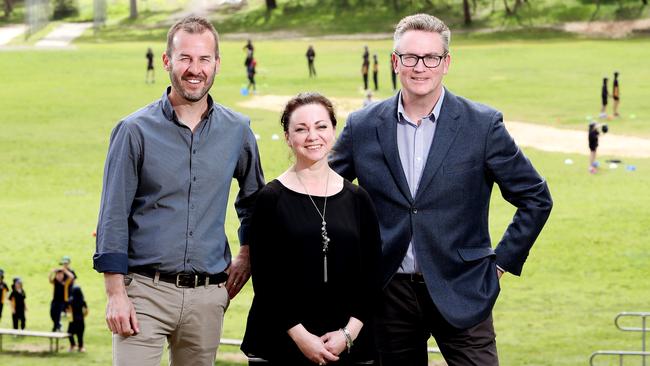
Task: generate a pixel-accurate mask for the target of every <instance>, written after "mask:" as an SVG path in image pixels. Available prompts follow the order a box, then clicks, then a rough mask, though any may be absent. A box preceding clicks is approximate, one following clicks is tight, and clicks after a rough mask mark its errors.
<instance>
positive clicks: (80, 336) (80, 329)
mask: <svg viewBox="0 0 650 366" xmlns="http://www.w3.org/2000/svg"><path fill="white" fill-rule="evenodd" d="M85 329H86V324H85V322H84V319H83V318H81V319H73V320H72V321H71V322H70V324H68V333H70V337H69V339H70V346H71V347H74V346H75V341H74V337H75V336H76V337H77V342H78V343H79V348H83V346H84V330H85Z"/></svg>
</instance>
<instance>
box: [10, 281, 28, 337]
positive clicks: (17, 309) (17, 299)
mask: <svg viewBox="0 0 650 366" xmlns="http://www.w3.org/2000/svg"><path fill="white" fill-rule="evenodd" d="M26 297H27V296H25V290H24V289H23V281H22V280H21V279H20V277H16V278H14V281H13V284H12V285H11V294H10V295H9V301H11V317H12V320H13V325H14V329H18V326H19V325H18V324H19V323H20V329H25V312H26V311H27V305H26V304H25V298H26Z"/></svg>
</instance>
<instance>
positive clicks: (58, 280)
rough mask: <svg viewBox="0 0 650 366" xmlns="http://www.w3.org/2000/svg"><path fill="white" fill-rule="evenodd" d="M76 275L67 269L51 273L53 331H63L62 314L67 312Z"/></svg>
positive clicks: (55, 269) (53, 270)
mask: <svg viewBox="0 0 650 366" xmlns="http://www.w3.org/2000/svg"><path fill="white" fill-rule="evenodd" d="M74 278H75V275H74V274H73V273H72V272H71V271H70V270H69V269H68V268H67V267H65V266H64V267H61V268H54V269H52V271H50V276H49V280H50V283H51V284H52V286H53V287H54V292H53V294H52V302H51V303H50V318H51V319H52V323H53V325H52V331H53V332H59V331H61V313H62V312H64V311H65V308H66V307H67V304H68V298H69V291H70V286H71V285H72V281H73V280H74Z"/></svg>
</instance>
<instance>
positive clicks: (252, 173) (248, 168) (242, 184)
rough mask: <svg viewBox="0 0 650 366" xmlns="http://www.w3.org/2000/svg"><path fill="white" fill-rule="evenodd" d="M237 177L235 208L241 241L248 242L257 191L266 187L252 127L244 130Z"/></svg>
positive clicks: (236, 171)
mask: <svg viewBox="0 0 650 366" xmlns="http://www.w3.org/2000/svg"><path fill="white" fill-rule="evenodd" d="M234 178H235V179H237V182H238V184H239V194H237V198H236V199H235V210H236V211H237V216H238V217H239V221H240V226H239V231H238V234H239V243H240V244H241V245H245V244H248V243H249V241H250V226H251V216H252V214H253V207H254V206H255V198H256V196H257V192H258V191H259V190H260V189H262V187H264V173H263V172H262V165H261V163H260V153H259V151H258V149H257V142H256V141H255V136H254V135H253V132H252V131H251V130H250V128H247V129H246V131H244V136H243V138H242V148H241V153H240V154H239V160H238V161H237V168H236V169H235V176H234Z"/></svg>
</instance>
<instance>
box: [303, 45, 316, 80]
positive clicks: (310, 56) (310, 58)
mask: <svg viewBox="0 0 650 366" xmlns="http://www.w3.org/2000/svg"><path fill="white" fill-rule="evenodd" d="M305 56H306V57H307V67H308V68H309V77H310V78H311V77H316V68H315V67H314V59H315V58H316V51H314V46H312V45H309V47H308V48H307V53H306V54H305Z"/></svg>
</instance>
